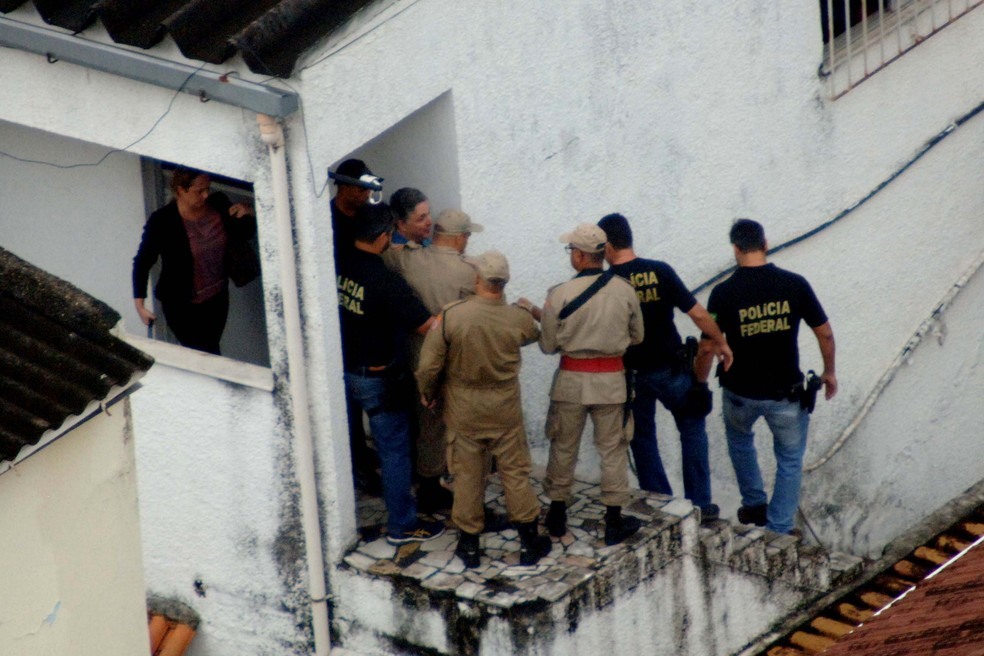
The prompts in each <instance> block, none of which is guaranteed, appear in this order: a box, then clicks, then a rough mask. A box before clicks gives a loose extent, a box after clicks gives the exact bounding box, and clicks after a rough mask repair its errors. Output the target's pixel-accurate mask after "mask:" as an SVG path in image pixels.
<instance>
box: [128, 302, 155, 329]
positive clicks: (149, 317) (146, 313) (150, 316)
mask: <svg viewBox="0 0 984 656" xmlns="http://www.w3.org/2000/svg"><path fill="white" fill-rule="evenodd" d="M133 307H135V308H137V314H139V315H140V320H141V321H143V324H144V325H145V326H149V325H150V322H151V321H156V320H157V315H156V314H154V313H153V312H151V311H150V310H148V309H147V308H145V307H144V299H142V298H135V299H133Z"/></svg>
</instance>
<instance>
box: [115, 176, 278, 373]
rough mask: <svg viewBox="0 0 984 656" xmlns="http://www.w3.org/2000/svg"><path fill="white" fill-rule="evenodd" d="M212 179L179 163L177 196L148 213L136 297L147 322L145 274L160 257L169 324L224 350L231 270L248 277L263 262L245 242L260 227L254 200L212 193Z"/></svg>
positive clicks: (198, 343) (159, 291) (186, 341)
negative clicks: (235, 199) (242, 200)
mask: <svg viewBox="0 0 984 656" xmlns="http://www.w3.org/2000/svg"><path fill="white" fill-rule="evenodd" d="M211 182H212V181H211V179H210V178H209V176H208V174H207V173H202V172H201V171H195V170H193V169H185V168H179V169H176V170H175V171H174V174H173V177H172V178H171V193H172V195H173V196H174V198H173V200H171V202H170V203H168V204H167V205H165V206H164V207H162V208H160V209H159V210H157V211H156V212H154V213H153V214H151V215H150V218H149V219H148V220H147V223H146V224H145V225H144V231H143V237H142V238H141V240H140V248H138V249H137V254H136V256H135V257H134V258H133V302H134V305H135V307H136V310H137V314H139V315H140V319H141V321H143V323H144V325H147V326H149V325H150V324H151V322H152V321H154V320H155V319H156V318H157V317H156V316H155V315H154V313H153V312H151V311H150V310H148V309H147V308H146V307H145V305H144V301H145V300H146V295H147V291H146V290H147V278H148V277H149V275H150V269H151V267H153V266H154V264H155V263H156V262H157V260H158V258H160V260H161V273H160V279H159V280H158V282H157V286H156V287H155V288H154V295H155V296H156V297H157V298H158V299H160V302H161V308H162V309H163V311H164V318H165V319H166V320H167V325H168V326H169V327H170V328H171V331H172V332H173V333H174V336H175V337H177V339H178V341H179V342H180V343H181V345H182V346H187V347H188V348H193V349H197V350H199V351H205V352H206V353H214V354H216V355H219V340H220V339H221V338H222V331H223V330H224V329H225V324H226V317H227V315H228V312H229V277H230V276H231V277H232V278H233V281H234V282H235V283H236V284H237V285H244V284H246V283H247V282H249V280H252V279H254V278H256V277H257V276H258V275H259V263H258V262H257V261H256V260H255V253H254V252H252V250H251V249H250V248H249V244H248V241H249V239H250V238H251V237H252V236H253V235H254V234H256V216H255V214H254V212H253V208H252V207H250V205H249V204H248V203H236V204H235V205H233V204H232V203H231V202H230V201H229V199H228V198H227V197H226V195H225V194H222V193H215V194H212V193H210V189H211Z"/></svg>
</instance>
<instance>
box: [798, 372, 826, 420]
mask: <svg viewBox="0 0 984 656" xmlns="http://www.w3.org/2000/svg"><path fill="white" fill-rule="evenodd" d="M821 387H823V381H822V380H820V376H817V374H816V372H814V371H813V370H812V369H811V370H810V371H809V372H808V373H807V374H806V379H805V380H804V381H803V387H802V392H800V407H801V408H803V409H804V410H806V412H807V414H813V408H815V407H816V405H817V392H819V391H820V388H821Z"/></svg>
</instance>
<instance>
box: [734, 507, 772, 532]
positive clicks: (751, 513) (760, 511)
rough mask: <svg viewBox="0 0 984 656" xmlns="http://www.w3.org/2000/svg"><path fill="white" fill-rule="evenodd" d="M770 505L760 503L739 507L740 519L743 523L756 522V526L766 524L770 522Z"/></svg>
mask: <svg viewBox="0 0 984 656" xmlns="http://www.w3.org/2000/svg"><path fill="white" fill-rule="evenodd" d="M768 511H769V506H767V505H765V504H764V503H763V504H760V505H758V506H742V507H741V508H739V509H738V521H739V522H741V523H742V524H754V525H755V526H765V525H766V523H767V522H768V517H766V515H767V514H768Z"/></svg>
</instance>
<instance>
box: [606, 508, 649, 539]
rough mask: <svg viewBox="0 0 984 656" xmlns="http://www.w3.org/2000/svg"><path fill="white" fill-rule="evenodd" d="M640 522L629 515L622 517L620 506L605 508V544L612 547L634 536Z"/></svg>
mask: <svg viewBox="0 0 984 656" xmlns="http://www.w3.org/2000/svg"><path fill="white" fill-rule="evenodd" d="M641 527H642V522H641V521H640V520H639V518H637V517H632V516H631V515H626V516H624V517H623V516H622V506H605V544H606V545H607V546H609V547H610V546H612V545H613V544H618V543H619V542H622V541H623V540H625V538H627V537H630V536H632V535H635V533H636V531H638V530H639V529H640V528H641Z"/></svg>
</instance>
